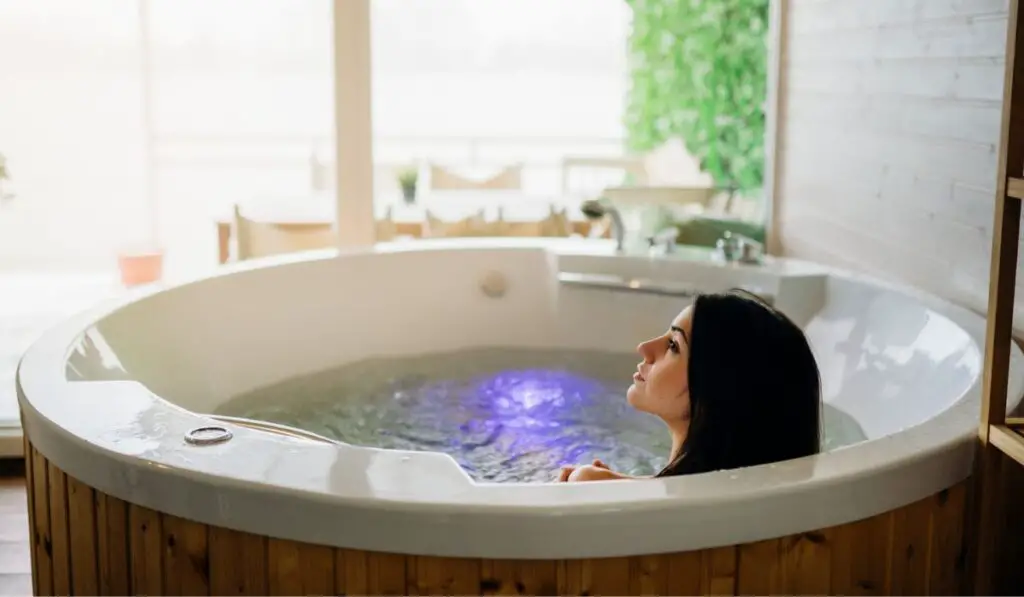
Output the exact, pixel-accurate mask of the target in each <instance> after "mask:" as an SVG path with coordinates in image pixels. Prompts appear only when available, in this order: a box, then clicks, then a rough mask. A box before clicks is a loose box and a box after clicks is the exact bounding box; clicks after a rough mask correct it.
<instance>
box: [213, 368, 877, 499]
mask: <svg viewBox="0 0 1024 597" xmlns="http://www.w3.org/2000/svg"><path fill="white" fill-rule="evenodd" d="M636 364H637V356H636V355H635V354H631V353H621V354H617V353H607V352H594V351H575V350H538V349H528V350H527V349H510V348H493V349H473V350H469V351H461V352H451V353H436V354H429V355H421V356H415V357H402V358H375V359H369V360H365V361H360V362H357V363H352V364H348V365H345V366H343V367H339V368H336V369H332V370H328V371H324V372H321V373H317V374H314V375H310V376H305V377H301V378H295V379H291V380H287V381H285V382H282V383H279V384H275V385H273V386H268V387H265V388H261V389H259V390H256V391H254V392H251V393H248V394H245V395H242V396H238V397H236V398H234V399H232V400H231V401H229V402H228V403H226V404H225V405H223V406H222V407H221V408H220V409H218V411H217V414H223V415H230V416H236V417H245V418H250V419H259V420H263V421H270V422H273V423H279V424H284V425H290V426H292V427H297V428H299V429H305V430H307V431H312V432H315V433H318V434H321V435H324V436H327V437H329V438H332V439H336V440H339V441H342V442H346V443H349V444H354V445H361V446H371V447H379V448H394V449H403V450H429V451H437V452H444V453H447V454H450V455H451V456H452V457H453V458H454V459H455V460H456V461H457V462H458V463H459V464H460V465H461V466H462V467H463V468H464V469H465V470H466V472H467V473H469V475H470V476H471V477H473V478H474V479H475V480H477V481H481V482H539V481H549V480H552V479H553V478H554V477H555V476H556V475H557V471H558V468H559V467H560V466H561V465H565V464H581V463H589V462H591V461H592V460H593V459H595V458H600V459H601V460H603V461H604V462H605V463H607V464H608V465H609V466H610V467H612V469H614V470H617V471H621V472H624V473H629V474H635V475H649V474H652V473H654V472H656V471H657V470H658V469H660V468H661V467H662V466H664V465H665V463H666V460H667V457H668V453H669V450H670V441H669V436H668V431H667V429H666V428H665V426H664V424H663V423H662V422H661V421H660V420H659V419H657V418H655V417H653V416H651V415H647V414H644V413H640V412H637V411H635V410H633V409H632V408H631V407H630V406H629V404H627V402H626V399H625V395H626V389H627V388H628V387H629V385H630V384H631V383H632V379H631V378H632V375H633V372H634V371H635V370H636ZM825 420H826V448H830V447H837V446H840V445H845V444H848V443H853V442H856V441H859V440H861V439H864V436H863V432H862V431H860V428H859V426H858V425H857V424H856V422H855V421H853V420H852V419H851V418H850V417H849V416H847V415H845V414H843V413H841V411H837V410H835V409H831V408H827V409H826V417H825Z"/></svg>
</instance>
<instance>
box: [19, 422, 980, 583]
mask: <svg viewBox="0 0 1024 597" xmlns="http://www.w3.org/2000/svg"><path fill="white" fill-rule="evenodd" d="M25 454H26V465H27V466H26V470H28V471H30V473H29V480H28V496H29V498H28V499H29V505H30V514H31V516H30V525H31V526H32V547H33V549H32V570H33V587H34V589H35V592H36V594H37V595H43V594H47V595H48V594H53V593H55V592H57V593H60V594H71V595H95V594H100V595H126V594H148V595H268V594H269V595H299V594H302V595H328V594H341V595H346V594H347V595H441V594H444V595H480V594H484V595H527V594H531V595H602V594H603V595H695V594H705V595H734V594H761V595H765V594H790V595H792V594H797V595H804V594H807V595H821V594H840V595H900V594H913V595H924V594H932V595H953V594H959V593H962V589H963V587H964V586H965V585H964V583H965V574H964V562H965V556H964V553H965V552H964V546H965V541H964V521H965V508H966V502H967V497H968V496H967V483H960V484H958V485H956V486H955V487H952V488H950V489H948V490H946V491H942V492H940V493H938V494H936V495H934V496H931V497H929V498H926V499H923V500H920V501H918V502H915V503H913V504H910V505H908V506H906V507H903V508H900V509H898V510H895V511H892V512H888V513H885V514H881V515H878V516H874V517H872V518H868V519H866V520H862V521H859V522H854V523H850V524H845V525H841V526H837V527H832V528H827V529H821V530H819V531H812V532H808V533H800V534H797V535H791V536H787V537H780V538H778V539H770V540H767V541H758V542H756V543H749V544H745V545H738V546H729V547H720V548H715V549H706V550H702V551H693V552H685V553H673V554H657V555H642V556H633V557H621V558H595V559H582V560H537V561H530V560H490V559H476V558H439V557H427V556H407V555H401V554H390V553H376V552H366V551H358V550H350V549H335V548H331V547H324V546H319V545H308V544H303V543H297V542H294V541H287V540H283V539H275V538H271V537H262V536H258V535H252V534H249V533H243V532H238V531H232V530H228V529H224V528H218V527H210V526H207V525H204V524H200V523H196V522H192V521H188V520H183V519H181V518H178V517H175V516H170V515H168V514H163V513H160V512H156V511H153V510H149V509H147V508H143V507H140V506H137V505H134V504H127V503H125V502H123V501H121V500H119V499H117V498H114V497H111V496H108V495H105V494H103V493H102V492H100V491H97V490H95V489H93V488H91V487H89V486H88V485H85V484H84V483H81V482H80V481H78V480H76V479H74V478H72V477H69V476H67V475H66V474H64V472H63V471H61V470H60V469H59V468H58V467H56V466H55V465H53V464H52V463H50V462H49V461H48V460H47V459H46V458H45V457H44V456H43V455H42V454H40V453H39V452H38V451H37V450H36V449H35V448H34V447H33V446H32V445H31V443H30V442H28V441H26V445H25ZM609 540H614V539H613V538H610V539H609Z"/></svg>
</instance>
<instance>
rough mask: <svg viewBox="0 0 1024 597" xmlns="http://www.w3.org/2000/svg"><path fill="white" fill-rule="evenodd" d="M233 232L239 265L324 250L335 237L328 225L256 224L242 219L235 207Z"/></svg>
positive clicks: (335, 239)
mask: <svg viewBox="0 0 1024 597" xmlns="http://www.w3.org/2000/svg"><path fill="white" fill-rule="evenodd" d="M234 228H235V242H236V243H237V244H236V251H237V252H236V256H237V259H238V260H239V261H242V260H245V259H257V258H259V257H269V256H271V255H281V254H284V253H295V252H298V251H312V250H316V249H326V248H330V247H333V246H335V245H336V244H337V233H336V232H335V230H334V226H333V225H332V224H330V223H319V222H310V223H278V222H260V221H257V220H252V219H249V218H247V217H245V216H244V215H242V211H241V209H240V208H239V206H238V205H237V204H236V205H235V206H234Z"/></svg>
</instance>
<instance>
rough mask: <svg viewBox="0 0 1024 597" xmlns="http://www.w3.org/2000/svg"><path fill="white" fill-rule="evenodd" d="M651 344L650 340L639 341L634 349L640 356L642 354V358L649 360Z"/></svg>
mask: <svg viewBox="0 0 1024 597" xmlns="http://www.w3.org/2000/svg"><path fill="white" fill-rule="evenodd" d="M651 344H652V341H651V340H648V341H646V342H641V343H640V344H637V346H636V351H637V352H638V353H639V354H640V356H642V357H643V358H644V360H645V361H650V360H651V356H652V351H651Z"/></svg>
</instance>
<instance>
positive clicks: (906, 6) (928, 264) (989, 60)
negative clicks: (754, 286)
mask: <svg viewBox="0 0 1024 597" xmlns="http://www.w3.org/2000/svg"><path fill="white" fill-rule="evenodd" d="M783 1H786V2H787V6H785V9H784V10H783V14H784V18H785V26H784V28H783V29H784V32H783V43H782V45H783V53H784V62H783V66H782V70H781V80H782V83H781V93H780V121H779V122H780V126H779V131H778V134H779V139H778V147H779V152H778V154H777V155H778V163H779V170H778V180H777V187H776V189H777V196H776V207H775V213H774V220H775V221H774V225H775V234H776V238H777V239H778V242H779V243H780V245H781V246H780V249H781V252H782V253H783V254H785V255H789V256H797V257H801V258H807V259H812V260H816V261H822V262H827V263H833V264H840V265H844V266H849V267H853V268H856V269H859V270H864V271H868V272H871V273H874V274H878V275H882V276H884V277H887V278H890V279H896V280H900V281H904V282H907V283H911V284H914V285H917V286H920V287H922V288H924V289H927V290H929V291H932V292H935V293H937V294H939V295H941V296H944V297H946V298H949V299H951V300H953V301H955V302H958V303H960V304H963V305H966V306H968V307H970V308H973V309H975V310H978V311H983V310H984V309H985V308H986V301H987V293H988V268H989V255H990V252H991V228H992V210H993V206H994V200H995V180H996V158H997V154H998V143H999V127H1000V116H1001V113H1000V110H1001V100H1002V87H1003V56H1004V51H1005V35H1006V21H1007V19H1006V15H1007V6H1008V4H1007V0H960V1H952V0H783ZM1021 279H1022V280H1024V277H1022V278H1021ZM1018 294H1019V295H1024V293H1021V290H1020V289H1018ZM1020 305H1024V302H1021V301H1018V310H1019V309H1020V308H1021V306H1020ZM1019 315H1020V312H1018V316H1019ZM1018 319H1019V317H1018ZM1017 325H1018V331H1020V329H1021V323H1020V322H1018V324H1017Z"/></svg>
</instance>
